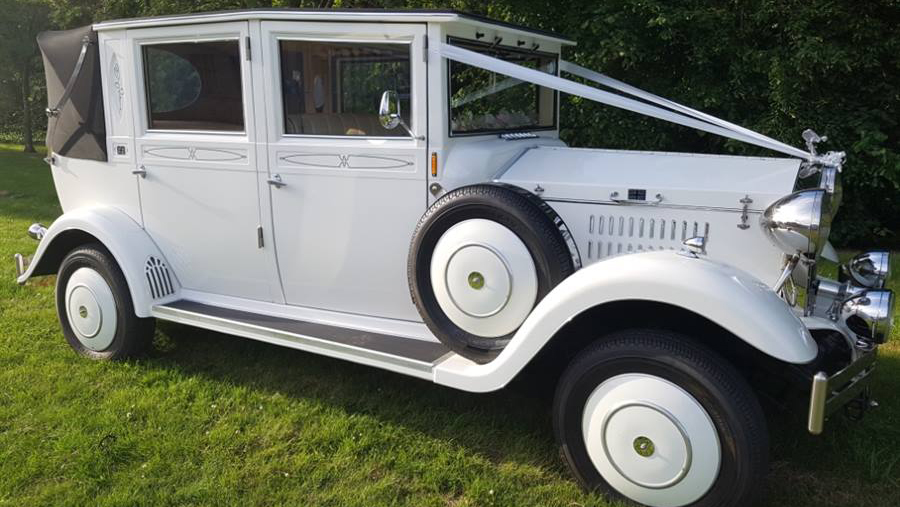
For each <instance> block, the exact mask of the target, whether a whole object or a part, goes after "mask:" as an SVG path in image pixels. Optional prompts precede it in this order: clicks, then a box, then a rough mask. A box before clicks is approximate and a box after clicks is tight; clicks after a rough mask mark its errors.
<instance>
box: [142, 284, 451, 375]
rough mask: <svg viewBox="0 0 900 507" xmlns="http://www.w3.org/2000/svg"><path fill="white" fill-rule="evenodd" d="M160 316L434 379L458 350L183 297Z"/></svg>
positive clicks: (158, 310) (157, 312)
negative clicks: (208, 303)
mask: <svg viewBox="0 0 900 507" xmlns="http://www.w3.org/2000/svg"><path fill="white" fill-rule="evenodd" d="M151 313H152V314H153V316H154V317H156V318H158V319H161V320H168V321H172V322H177V323H180V324H187V325H189V326H194V327H200V328H203V329H209V330H212V331H218V332H221V333H226V334H232V335H237V336H242V337H244V338H251V339H253V340H259V341H263V342H267V343H272V344H275V345H281V346H284V347H290V348H294V349H299V350H304V351H307V352H312V353H315V354H321V355H323V356H329V357H335V358H338V359H344V360H347V361H353V362H355V363H360V364H365V365H368V366H375V367H377V368H382V369H385V370H390V371H395V372H398V373H403V374H406V375H412V376H415V377H419V378H424V379H428V380H433V379H434V375H433V371H434V368H435V366H437V365H438V364H439V363H440V362H441V361H443V360H444V359H446V358H447V357H449V356H451V355H452V352H450V349H448V348H447V347H445V346H443V345H441V344H440V343H435V342H429V341H424V340H417V339H414V338H404V337H400V336H391V335H386V334H380V333H375V332H370V331H361V330H358V329H349V328H344V327H338V326H331V325H327V324H319V323H315V322H305V321H300V320H293V319H286V318H283V317H274V316H271V315H263V314H258V313H251V312H245V311H241V310H232V309H230V308H222V307H218V306H211V305H206V304H203V303H197V302H195V301H188V300H184V299H182V300H179V301H173V302H171V303H166V304H163V305H157V306H154V307H153V308H152V310H151Z"/></svg>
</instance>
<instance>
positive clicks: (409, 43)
mask: <svg viewBox="0 0 900 507" xmlns="http://www.w3.org/2000/svg"><path fill="white" fill-rule="evenodd" d="M272 39H273V40H274V42H275V51H276V54H277V56H278V62H277V64H276V65H273V68H275V69H277V72H278V74H277V78H278V79H276V80H275V83H276V86H277V90H278V93H277V94H276V95H277V97H278V99H277V102H276V106H277V107H276V108H275V111H277V113H278V118H277V119H278V120H280V121H279V122H278V127H277V128H278V129H279V130H278V131H277V132H278V135H279V136H280V137H281V138H283V139H344V140H354V139H356V140H379V141H397V140H401V141H409V140H411V139H413V137H412V136H411V135H409V133H408V132H406V131H405V130H404V131H403V133H404V135H398V136H368V135H366V136H353V135H326V134H288V133H287V129H286V128H285V114H284V88H283V77H284V76H282V74H281V72H282V62H281V42H282V41H289V42H322V43H326V44H363V45H365V44H398V45H405V46H406V47H407V48H408V50H409V53H408V54H409V82H410V101H409V103H410V111H409V118H410V127H411V128H412V129H413V131H414V132H415V128H416V127H415V121H416V120H415V111H416V109H415V108H416V104H415V91H414V88H415V86H414V85H413V82H414V79H415V75H414V74H415V70H414V69H415V65H414V64H413V63H414V62H413V42H414V41H413V39H385V40H382V39H359V38H346V39H345V38H338V37H327V36H321V37H315V36H314V37H304V36H293V35H288V34H273V35H272ZM304 58H305V57H304ZM334 63H336V62H329V67H333V64H334ZM332 72H334V70H332ZM331 85H332V87H335V86H338V85H339V83H338V82H335V83H331ZM337 95H338V94H337V93H336V91H335V90H334V89H333V90H332V98H333V99H334V100H338V97H337Z"/></svg>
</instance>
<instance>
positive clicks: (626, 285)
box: [434, 252, 818, 392]
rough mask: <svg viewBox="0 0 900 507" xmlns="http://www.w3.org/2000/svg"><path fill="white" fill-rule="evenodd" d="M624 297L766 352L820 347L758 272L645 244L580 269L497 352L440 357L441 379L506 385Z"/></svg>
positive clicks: (471, 386) (797, 357)
mask: <svg viewBox="0 0 900 507" xmlns="http://www.w3.org/2000/svg"><path fill="white" fill-rule="evenodd" d="M624 300H651V301H657V302H661V303H666V304H670V305H674V306H678V307H681V308H684V309H686V310H689V311H692V312H694V313H697V314H700V315H703V316H704V317H706V318H708V319H710V320H712V321H713V322H715V323H717V324H718V325H720V326H722V327H723V328H724V329H726V330H728V331H729V332H731V333H733V334H734V335H736V336H738V337H739V338H741V339H742V340H744V341H745V342H747V343H748V344H750V345H751V346H753V347H755V348H757V349H759V350H760V351H762V352H763V353H765V354H768V355H770V356H772V357H774V358H776V359H779V360H782V361H786V362H789V363H795V364H802V363H808V362H809V361H812V360H813V359H815V357H816V354H817V352H818V347H817V346H816V342H815V341H814V340H813V338H812V336H811V335H810V334H809V331H808V330H807V329H806V327H805V326H804V325H803V323H802V322H801V321H800V319H799V318H798V317H797V316H796V315H795V314H794V312H793V311H792V310H791V308H790V307H789V306H788V305H787V303H785V302H784V301H783V300H781V299H780V298H779V297H778V296H777V295H776V294H775V293H774V292H773V291H772V289H771V288H770V287H769V286H768V285H766V284H764V283H763V282H761V281H759V280H758V279H756V278H753V277H751V276H749V275H747V274H746V273H744V272H742V271H741V270H738V269H736V268H733V267H731V266H728V265H725V264H721V263H718V262H713V261H709V260H706V259H695V258H690V257H686V256H683V255H678V254H677V253H674V252H645V253H640V254H635V255H623V256H618V257H613V258H611V259H607V260H604V261H602V262H598V263H596V264H593V265H591V266H588V267H586V268H583V269H581V270H580V271H578V272H576V273H575V274H574V275H572V276H570V277H569V278H567V279H565V280H564V281H563V282H562V283H560V284H559V285H557V286H556V288H554V289H553V290H552V291H550V293H549V294H548V295H547V296H546V297H545V298H544V299H543V300H541V302H540V303H538V305H537V307H535V309H534V311H532V312H531V315H529V317H528V319H526V320H525V323H524V324H522V327H521V328H519V330H518V331H517V332H516V334H515V336H514V337H513V338H512V340H511V341H510V342H509V345H507V346H506V348H505V349H503V352H501V353H500V355H498V356H497V358H496V359H494V360H493V361H491V362H490V363H487V364H476V363H474V362H472V361H469V360H467V359H465V358H463V357H461V356H458V355H456V356H452V357H450V358H449V359H447V360H446V361H444V362H442V363H441V364H439V365H437V367H436V368H435V371H434V380H435V382H436V383H438V384H443V385H447V386H451V387H455V388H457V389H462V390H465V391H473V392H488V391H494V390H497V389H500V388H502V387H503V386H505V385H506V384H507V383H508V382H509V381H511V380H512V379H513V378H514V377H515V376H516V374H517V373H518V372H519V371H521V369H522V368H523V367H525V365H526V364H527V363H528V362H529V361H530V360H531V359H532V358H533V357H534V356H535V354H537V352H538V351H539V350H540V349H541V348H542V347H543V346H544V345H545V344H546V343H547V341H548V340H549V339H550V338H552V337H553V335H554V334H556V332H557V331H559V330H560V329H561V328H562V327H563V326H564V325H565V324H566V323H567V322H568V321H569V320H571V319H572V318H573V317H574V316H577V315H578V314H580V313H582V312H583V311H585V310H587V309H589V308H593V307H595V306H597V305H601V304H603V303H607V302H612V301H624ZM760 315H765V316H766V318H764V319H760V318H759V316H760Z"/></svg>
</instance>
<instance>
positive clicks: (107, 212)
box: [17, 205, 180, 317]
mask: <svg viewBox="0 0 900 507" xmlns="http://www.w3.org/2000/svg"><path fill="white" fill-rule="evenodd" d="M71 230H79V231H84V232H86V233H88V234H90V235H91V236H94V237H95V238H97V239H98V240H100V242H101V243H102V244H103V245H104V246H105V247H106V248H107V250H109V252H110V253H111V254H112V256H113V258H114V259H115V260H116V263H117V264H118V265H119V268H121V269H122V273H123V274H124V275H125V279H126V280H127V281H128V289H129V291H130V292H131V300H132V302H133V304H134V312H135V314H136V315H137V316H138V317H149V316H150V307H151V305H153V304H159V303H165V302H167V301H171V300H172V299H177V298H178V294H179V292H180V286H179V284H178V278H177V277H176V276H175V275H174V274H172V273H170V278H169V287H168V288H169V290H168V291H167V292H169V294H167V295H166V296H165V297H157V298H154V297H153V294H152V289H151V286H150V278H148V261H149V260H150V258H154V259H157V260H158V261H160V262H162V263H165V262H166V259H165V256H163V254H162V252H160V251H159V249H158V248H157V247H156V245H155V244H154V243H153V241H152V240H151V239H150V237H149V236H148V235H147V233H146V232H145V231H144V230H143V229H141V226H140V224H139V223H137V222H136V221H135V220H134V219H133V218H132V217H130V216H128V214H127V213H125V212H124V211H123V210H121V209H119V208H116V207H113V206H102V205H100V206H86V207H79V208H78V209H76V210H74V211H71V212H67V213H65V214H63V215H62V216H61V217H59V218H57V219H56V220H55V221H54V222H53V223H52V224H51V225H50V227H49V228H48V229H47V233H46V234H45V235H44V238H43V239H42V240H41V242H40V244H39V245H38V248H37V251H36V252H35V254H34V257H33V258H32V261H31V264H29V267H28V270H27V271H26V272H25V273H23V274H22V276H20V277H19V278H18V280H17V281H18V282H19V283H25V281H26V280H28V279H29V278H30V277H31V275H32V273H33V272H34V269H35V268H36V267H37V266H38V265H39V264H40V260H41V257H43V255H44V253H45V252H46V251H47V249H48V248H49V247H50V245H52V244H53V241H54V240H55V239H56V237H57V236H59V234H60V233H63V232H66V231H71ZM151 277H152V273H151Z"/></svg>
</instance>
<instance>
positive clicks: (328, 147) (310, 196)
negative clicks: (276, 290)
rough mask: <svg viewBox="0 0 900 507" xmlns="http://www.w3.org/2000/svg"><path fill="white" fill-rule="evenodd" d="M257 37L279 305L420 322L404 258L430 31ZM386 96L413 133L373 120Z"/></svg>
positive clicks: (343, 30)
mask: <svg viewBox="0 0 900 507" xmlns="http://www.w3.org/2000/svg"><path fill="white" fill-rule="evenodd" d="M261 34H262V35H261V36H262V39H263V44H264V46H265V47H264V52H265V53H264V59H265V61H266V62H272V64H271V65H269V66H268V68H267V69H266V72H267V79H266V80H265V81H266V86H267V89H266V93H265V97H266V99H267V100H268V102H267V104H266V110H267V117H268V119H269V120H268V123H269V125H268V144H267V151H268V162H267V163H268V169H269V174H268V177H267V179H268V180H269V182H270V183H271V184H270V185H269V191H270V196H271V210H272V227H273V235H274V238H275V245H276V253H277V260H278V267H279V271H280V278H281V283H282V287H283V289H284V296H285V300H286V301H287V303H288V304H291V305H299V306H305V307H312V308H319V309H325V310H334V311H340V312H350V313H356V314H364V315H374V316H379V317H388V318H394V319H406V320H418V319H419V317H418V314H417V312H416V310H415V307H414V305H413V303H412V301H411V298H410V295H409V289H408V286H407V281H406V255H407V249H408V247H409V242H410V238H411V236H412V233H413V230H414V229H415V226H416V222H417V221H418V219H419V218H420V217H421V216H422V214H423V213H424V211H425V206H426V189H425V186H426V158H427V157H426V149H427V148H426V140H425V136H424V133H425V128H426V121H425V118H426V95H425V94H426V83H425V54H424V49H425V47H424V44H425V41H424V37H425V25H424V24H367V23H318V22H308V23H300V22H296V23H288V22H263V23H262V27H261ZM388 90H390V91H396V92H397V93H398V96H399V98H400V105H401V114H402V116H403V118H404V119H405V121H406V123H407V124H408V125H409V126H410V128H411V130H412V132H415V134H416V135H410V134H409V133H408V132H407V131H406V130H405V129H403V127H398V128H396V129H392V130H387V129H385V128H383V127H382V126H381V124H380V123H379V121H378V114H377V113H378V106H379V100H380V98H381V94H382V92H384V91H388Z"/></svg>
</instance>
